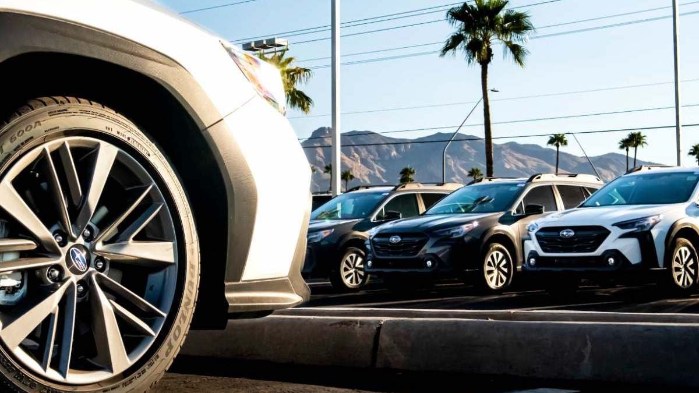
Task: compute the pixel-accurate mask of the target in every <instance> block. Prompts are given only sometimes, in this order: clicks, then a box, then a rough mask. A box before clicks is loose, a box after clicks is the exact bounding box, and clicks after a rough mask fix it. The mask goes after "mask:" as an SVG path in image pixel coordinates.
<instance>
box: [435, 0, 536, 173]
mask: <svg viewBox="0 0 699 393" xmlns="http://www.w3.org/2000/svg"><path fill="white" fill-rule="evenodd" d="M507 4H508V2H507V1H505V0H475V1H473V2H471V1H468V2H464V3H463V4H462V5H459V6H456V7H452V8H450V9H449V10H448V11H447V21H449V23H450V24H451V25H452V26H454V27H455V28H456V29H455V31H454V32H453V33H452V34H451V35H450V36H449V38H448V39H447V41H446V42H445V43H444V46H443V47H442V50H441V51H440V56H444V55H446V54H447V53H453V54H456V52H458V51H461V52H463V53H464V55H465V57H466V62H467V63H468V64H469V65H470V64H474V63H478V64H479V65H480V67H481V90H482V93H483V120H484V124H485V159H486V166H485V170H486V173H487V176H493V133H492V129H491V127H490V100H489V99H488V65H489V64H490V62H491V61H492V60H493V50H494V49H495V48H496V47H497V46H502V48H503V49H504V52H503V53H504V55H505V56H507V55H509V56H511V57H512V60H513V61H514V62H515V63H516V64H517V65H519V66H521V67H524V60H525V58H526V56H527V53H528V52H527V50H526V49H525V48H524V46H523V45H522V44H523V43H524V42H526V40H527V38H528V36H529V34H530V33H532V32H533V31H534V26H533V25H532V23H531V21H530V20H529V15H528V14H527V13H526V12H520V11H515V10H512V9H505V8H506V7H507Z"/></svg>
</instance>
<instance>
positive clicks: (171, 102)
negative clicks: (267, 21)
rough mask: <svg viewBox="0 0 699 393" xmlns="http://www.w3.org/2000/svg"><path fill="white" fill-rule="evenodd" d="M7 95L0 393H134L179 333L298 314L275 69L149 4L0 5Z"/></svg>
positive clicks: (294, 167) (297, 176) (302, 196)
mask: <svg viewBox="0 0 699 393" xmlns="http://www.w3.org/2000/svg"><path fill="white" fill-rule="evenodd" d="M241 17H242V16H241ZM0 78H2V80H3V82H4V83H3V84H2V86H3V89H2V94H1V95H0V97H1V99H0V117H1V118H2V120H1V121H0V385H1V386H2V391H8V390H9V391H31V392H39V391H47V392H48V391H52V392H53V391H81V392H96V391H100V392H102V391H110V392H126V391H128V392H131V391H137V392H140V391H144V390H147V389H148V388H149V387H151V386H152V385H153V384H154V383H155V382H156V381H157V380H158V379H159V378H160V377H161V376H162V375H163V373H164V372H165V370H166V369H167V368H168V366H169V365H170V364H171V363H172V361H173V358H174V357H175V355H176V354H177V352H178V351H179V348H180V346H181V345H182V343H183V342H184V339H185V337H186V336H187V332H188V330H189V328H190V325H192V324H193V325H192V326H193V327H205V328H212V327H221V328H222V327H225V325H226V322H227V320H228V318H229V317H236V318H239V317H241V316H242V317H254V316H260V315H264V314H266V313H269V312H271V311H272V310H275V309H279V308H286V307H291V306H294V305H297V304H299V303H301V302H303V301H304V300H305V299H307V298H308V296H309V291H308V287H307V286H306V284H305V283H304V281H303V279H302V277H301V267H302V265H303V260H304V253H305V249H306V232H307V226H308V221H309V216H310V207H311V203H310V202H311V196H310V192H309V189H310V169H309V166H308V161H307V159H306V157H305V155H304V153H303V151H302V149H301V147H300V145H299V143H298V141H297V139H296V135H295V133H294V131H293V130H292V128H291V127H290V124H289V122H288V121H287V119H286V117H285V115H284V112H285V105H286V97H285V95H284V91H283V85H282V80H281V77H280V74H279V72H278V70H276V69H275V68H274V67H272V66H270V65H268V64H266V63H263V62H261V61H259V60H257V59H256V58H255V57H253V56H251V55H248V54H244V53H242V52H241V51H240V50H239V49H238V48H236V47H234V46H232V45H230V44H229V43H228V42H227V41H226V40H225V39H222V38H220V37H216V36H215V35H213V34H211V33H209V32H207V31H205V30H203V29H201V28H199V27H197V26H195V25H194V24H192V23H190V22H188V21H186V20H184V19H182V18H180V17H178V16H177V15H175V14H174V13H171V12H169V11H167V10H165V9H162V8H160V7H159V6H156V5H154V4H153V3H150V2H147V1H143V0H99V1H97V0H61V1H55V0H0ZM270 157H273V159H270ZM279 165H283V168H284V176H279V168H280V167H279ZM279 190H284V192H283V195H282V194H280V192H279ZM280 195H281V196H280ZM280 223H283V225H280ZM212 345H215V343H212Z"/></svg>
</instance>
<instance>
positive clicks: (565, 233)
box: [559, 229, 575, 239]
mask: <svg viewBox="0 0 699 393" xmlns="http://www.w3.org/2000/svg"><path fill="white" fill-rule="evenodd" d="M559 235H561V237H563V238H566V239H569V238H571V237H573V236H575V231H573V230H572V229H564V230H562V231H561V233H559Z"/></svg>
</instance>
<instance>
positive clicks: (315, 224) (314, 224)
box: [308, 220, 361, 232]
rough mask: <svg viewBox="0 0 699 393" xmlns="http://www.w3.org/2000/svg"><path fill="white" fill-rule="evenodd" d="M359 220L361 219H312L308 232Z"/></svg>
mask: <svg viewBox="0 0 699 393" xmlns="http://www.w3.org/2000/svg"><path fill="white" fill-rule="evenodd" d="M359 221H361V220H311V223H310V224H309V225H308V232H316V231H322V230H325V229H330V228H335V227H338V226H340V225H345V224H350V223H356V222H359Z"/></svg>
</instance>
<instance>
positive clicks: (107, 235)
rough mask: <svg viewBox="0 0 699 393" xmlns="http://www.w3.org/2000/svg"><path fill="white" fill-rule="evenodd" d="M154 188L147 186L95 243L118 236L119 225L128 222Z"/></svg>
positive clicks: (151, 185)
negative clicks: (129, 217)
mask: <svg viewBox="0 0 699 393" xmlns="http://www.w3.org/2000/svg"><path fill="white" fill-rule="evenodd" d="M153 187H154V185H153V184H150V185H147V186H145V188H144V190H143V192H141V195H139V196H138V198H136V200H135V201H134V202H133V203H132V204H131V206H129V207H128V208H127V209H126V211H124V212H123V213H122V214H121V215H120V216H119V217H117V218H116V219H115V220H114V222H113V223H112V225H110V226H109V227H107V229H105V230H104V231H102V233H100V235H99V236H98V237H97V239H95V242H97V243H99V242H103V241H105V240H109V239H110V238H111V237H112V236H114V235H115V234H116V231H117V228H118V227H119V225H121V224H122V223H123V222H124V220H126V218H127V217H128V216H129V215H130V214H131V213H133V211H134V210H136V208H137V207H138V206H139V205H140V204H141V202H143V200H144V199H145V198H146V197H147V196H148V194H149V193H150V192H151V191H152V190H153ZM144 225H145V224H144ZM128 240H131V239H128Z"/></svg>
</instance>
